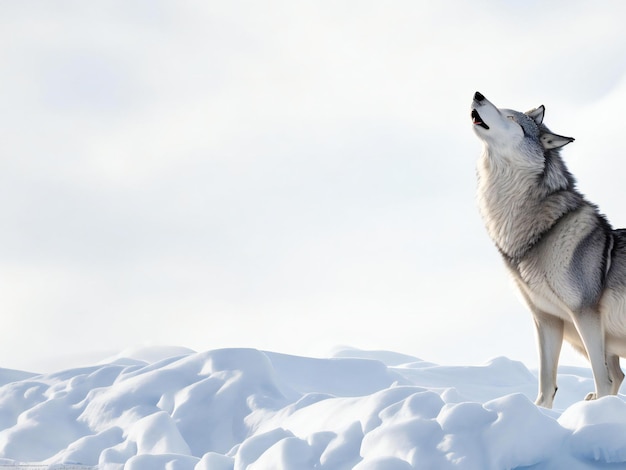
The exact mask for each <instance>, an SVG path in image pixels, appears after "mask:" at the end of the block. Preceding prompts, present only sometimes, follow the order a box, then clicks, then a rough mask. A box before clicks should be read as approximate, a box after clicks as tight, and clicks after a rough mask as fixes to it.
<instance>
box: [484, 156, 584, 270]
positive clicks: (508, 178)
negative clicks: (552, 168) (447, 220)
mask: <svg viewBox="0 0 626 470" xmlns="http://www.w3.org/2000/svg"><path fill="white" fill-rule="evenodd" d="M478 202H479V206H480V212H481V214H482V216H483V219H484V221H485V225H486V226H487V231H488V233H489V235H490V236H491V238H492V239H493V241H494V242H495V244H496V245H497V247H498V248H499V249H500V251H501V252H502V253H503V254H504V255H506V256H508V257H509V258H511V259H520V258H521V257H523V255H524V254H526V253H527V252H528V251H529V250H530V249H531V248H532V247H533V246H534V245H535V244H536V243H537V242H538V241H539V240H540V239H541V237H542V236H543V235H544V234H545V233H546V232H548V231H549V230H550V229H551V228H552V227H554V225H555V224H556V223H557V222H558V221H559V219H560V218H561V217H563V216H564V215H565V214H567V213H569V212H571V211H572V210H574V209H576V208H577V207H579V206H580V203H581V202H582V197H581V196H580V195H579V194H578V193H576V192H573V191H568V190H560V191H554V192H550V191H549V190H548V188H545V187H542V184H541V176H540V172H539V173H538V172H537V171H524V169H520V168H515V167H512V166H511V165H510V164H501V165H497V164H494V163H493V161H490V159H489V156H488V154H485V155H483V157H482V158H481V159H480V161H479V163H478Z"/></svg>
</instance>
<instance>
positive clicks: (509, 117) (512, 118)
mask: <svg viewBox="0 0 626 470" xmlns="http://www.w3.org/2000/svg"><path fill="white" fill-rule="evenodd" d="M506 118H507V119H510V120H511V121H515V118H514V117H513V116H507V117H506Z"/></svg>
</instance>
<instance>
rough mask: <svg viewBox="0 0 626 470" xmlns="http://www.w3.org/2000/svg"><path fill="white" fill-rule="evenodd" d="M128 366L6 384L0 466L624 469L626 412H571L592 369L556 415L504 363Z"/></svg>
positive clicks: (117, 361)
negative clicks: (539, 403) (539, 404)
mask: <svg viewBox="0 0 626 470" xmlns="http://www.w3.org/2000/svg"><path fill="white" fill-rule="evenodd" d="M172 354H174V356H171V355H172ZM124 356H126V357H117V358H113V359H112V360H110V361H107V363H102V364H97V365H94V366H91V367H84V368H76V369H71V370H64V371H60V372H57V373H52V374H45V375H34V374H31V373H28V372H20V371H11V370H0V384H2V386H1V387H0V457H1V459H0V468H11V467H15V466H18V465H24V464H26V463H28V464H30V465H34V464H35V463H36V464H38V465H42V467H37V468H46V467H49V468H63V467H64V466H65V468H73V469H80V468H106V469H117V468H120V469H121V468H124V469H130V470H138V469H142V470H154V469H161V468H163V469H164V468H167V469H172V470H244V469H248V470H268V469H293V470H307V469H324V470H330V469H332V470H342V469H352V468H354V469H356V470H404V469H415V468H416V469H480V470H484V469H514V468H526V467H532V468H568V469H589V468H626V438H625V437H624V436H626V403H625V402H624V401H623V400H622V399H621V398H620V397H607V398H603V399H601V400H597V401H593V402H584V401H579V400H580V399H581V398H582V397H584V396H585V395H586V393H587V392H589V391H590V390H592V389H593V381H592V379H591V374H590V371H589V370H587V369H581V368H561V369H560V375H559V386H560V389H559V394H558V395H557V401H556V409H555V410H544V409H540V408H537V407H536V406H535V405H534V404H533V403H532V399H533V398H534V396H535V393H536V386H537V378H536V375H535V374H534V373H532V372H531V371H529V370H528V369H527V368H526V367H525V366H524V365H523V364H521V363H519V362H515V361H512V360H509V359H506V358H498V359H495V360H493V361H491V362H489V363H487V364H485V365H481V366H473V367H458V366H457V367H449V366H440V365H436V364H432V363H428V362H425V361H422V360H419V359H417V358H414V357H409V356H405V355H401V354H397V353H393V352H364V351H356V350H343V351H339V352H338V353H336V354H335V355H334V357H331V358H327V359H315V358H308V357H295V356H288V355H285V354H277V353H270V352H262V351H258V350H253V349H223V350H214V351H208V352H202V353H195V352H192V351H189V350H183V349H171V348H170V349H168V348H164V349H152V350H143V351H136V352H135V353H133V354H126V355H124ZM168 356H170V357H168ZM61 464H64V465H61ZM612 464H615V465H612Z"/></svg>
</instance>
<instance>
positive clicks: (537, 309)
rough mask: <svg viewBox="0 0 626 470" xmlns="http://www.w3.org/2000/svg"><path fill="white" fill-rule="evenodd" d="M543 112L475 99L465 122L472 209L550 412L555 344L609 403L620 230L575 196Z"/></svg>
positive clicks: (619, 323) (620, 344)
mask: <svg viewBox="0 0 626 470" xmlns="http://www.w3.org/2000/svg"><path fill="white" fill-rule="evenodd" d="M544 114H545V107H544V106H540V107H538V108H535V109H532V110H530V111H527V112H525V113H522V112H519V111H513V110H510V109H499V108H497V107H495V106H494V105H493V104H492V103H490V102H489V101H488V100H487V99H486V98H485V97H484V96H483V95H482V94H481V93H479V92H476V93H475V94H474V99H473V102H472V110H471V117H472V122H473V127H474V132H475V133H476V135H477V136H478V137H479V138H480V140H482V142H483V144H484V149H483V153H482V156H481V157H480V159H479V160H478V166H477V174H478V202H479V207H480V212H481V215H482V217H483V219H484V222H485V225H486V227H487V232H488V233H489V235H490V237H491V238H492V240H493V242H494V243H495V245H496V247H497V248H498V250H499V251H500V254H501V255H502V257H503V258H504V261H505V264H506V266H507V268H508V270H509V272H510V273H511V275H512V277H513V279H514V281H515V284H516V286H517V288H518V289H519V291H520V292H521V294H522V297H523V298H524V299H525V301H526V303H527V304H528V307H529V308H530V311H531V312H532V316H533V320H534V323H535V327H536V333H537V343H538V349H539V392H538V395H537V400H536V402H535V403H536V404H537V405H540V406H543V407H547V408H551V407H552V405H553V401H554V396H555V394H556V391H557V384H556V375H557V365H558V361H559V355H560V352H561V346H562V344H563V339H565V340H566V341H568V342H569V343H570V344H572V346H573V347H574V348H575V349H576V350H578V351H579V352H581V353H582V354H583V355H585V356H586V357H587V358H588V360H589V362H590V363H591V369H592V371H593V376H594V382H595V393H590V394H589V395H587V397H586V399H588V400H589V399H594V398H600V397H603V396H606V395H615V394H617V392H618V390H619V387H620V385H621V383H622V381H623V379H624V373H623V372H622V370H621V368H620V364H619V361H620V357H624V356H625V355H626V229H622V230H614V229H613V228H612V227H611V225H610V224H609V222H608V221H607V219H606V218H605V217H604V215H602V214H601V213H600V212H599V210H598V208H597V207H596V206H595V205H594V204H592V203H591V202H589V201H588V200H587V199H586V198H585V197H584V196H583V195H582V194H581V193H580V192H579V191H578V190H577V189H576V181H575V179H574V177H573V176H572V175H571V173H570V172H569V171H568V169H567V167H566V165H565V162H564V161H563V159H562V158H561V155H560V149H561V148H562V147H563V146H565V145H567V144H569V143H570V142H573V141H574V139H573V138H571V137H564V136H562V135H558V134H555V133H552V132H550V130H548V128H547V127H546V126H545V125H544V124H543V118H544Z"/></svg>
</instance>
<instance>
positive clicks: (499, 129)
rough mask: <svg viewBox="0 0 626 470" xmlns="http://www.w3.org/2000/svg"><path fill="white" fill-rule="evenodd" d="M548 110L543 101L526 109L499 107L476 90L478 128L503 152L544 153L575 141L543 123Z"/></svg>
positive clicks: (474, 109)
mask: <svg viewBox="0 0 626 470" xmlns="http://www.w3.org/2000/svg"><path fill="white" fill-rule="evenodd" d="M544 113H545V108H544V107H543V105H542V106H539V107H538V108H535V109H532V110H530V111H527V112H525V113H521V112H519V111H514V110H512V109H499V108H496V107H495V106H494V105H493V104H492V103H491V102H490V101H489V100H487V98H485V97H484V96H483V95H482V94H481V93H479V92H476V93H475V94H474V100H473V101H472V114H471V116H472V122H473V123H474V132H476V135H478V137H479V138H480V139H481V140H482V141H483V142H484V143H485V145H486V146H487V147H490V148H493V149H494V150H497V151H498V153H500V154H503V155H520V156H521V154H524V155H529V156H532V155H536V156H538V157H541V156H543V155H544V152H546V151H548V150H552V149H559V148H561V147H563V146H564V145H567V144H569V143H570V142H573V141H574V139H573V138H572V137H563V136H561V135H558V134H554V133H552V132H550V131H549V130H548V128H547V127H546V126H544V125H543V116H544ZM520 151H522V152H521V154H520Z"/></svg>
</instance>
